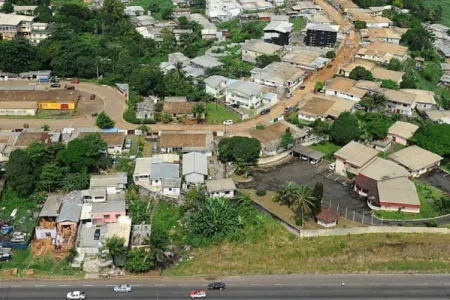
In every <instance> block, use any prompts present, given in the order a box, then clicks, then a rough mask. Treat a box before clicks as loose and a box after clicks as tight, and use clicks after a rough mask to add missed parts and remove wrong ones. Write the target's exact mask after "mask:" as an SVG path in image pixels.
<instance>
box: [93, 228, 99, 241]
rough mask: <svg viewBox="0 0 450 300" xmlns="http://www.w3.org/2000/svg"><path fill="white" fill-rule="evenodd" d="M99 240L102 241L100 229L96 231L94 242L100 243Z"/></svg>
mask: <svg viewBox="0 0 450 300" xmlns="http://www.w3.org/2000/svg"><path fill="white" fill-rule="evenodd" d="M99 239H100V229H95V232H94V241H98V240H99Z"/></svg>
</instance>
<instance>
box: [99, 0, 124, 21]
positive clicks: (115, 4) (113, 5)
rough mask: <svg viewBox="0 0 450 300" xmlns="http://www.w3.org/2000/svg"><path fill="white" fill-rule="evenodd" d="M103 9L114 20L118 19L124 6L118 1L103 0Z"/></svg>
mask: <svg viewBox="0 0 450 300" xmlns="http://www.w3.org/2000/svg"><path fill="white" fill-rule="evenodd" d="M103 9H104V10H105V11H106V12H107V13H109V14H110V15H111V16H113V17H114V18H116V19H120V18H121V17H122V15H123V10H124V9H125V4H123V2H122V1H120V0H105V3H104V4H103Z"/></svg>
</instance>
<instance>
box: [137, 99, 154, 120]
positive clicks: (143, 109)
mask: <svg viewBox="0 0 450 300" xmlns="http://www.w3.org/2000/svg"><path fill="white" fill-rule="evenodd" d="M157 102H158V99H148V98H147V99H144V101H142V102H138V103H136V119H139V120H142V119H153V118H154V116H155V115H154V113H155V104H156V103H157Z"/></svg>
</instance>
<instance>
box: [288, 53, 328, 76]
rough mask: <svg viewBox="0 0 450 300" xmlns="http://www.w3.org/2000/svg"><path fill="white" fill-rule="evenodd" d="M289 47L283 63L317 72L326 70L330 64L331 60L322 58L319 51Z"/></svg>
mask: <svg viewBox="0 0 450 300" xmlns="http://www.w3.org/2000/svg"><path fill="white" fill-rule="evenodd" d="M290 48H291V47H289V49H288V51H287V52H286V54H285V55H284V56H283V57H282V58H281V61H282V62H285V63H289V64H291V65H293V66H295V67H297V68H300V69H303V70H306V71H311V72H315V71H317V70H320V69H322V68H324V67H325V66H326V65H328V63H329V61H330V60H329V59H327V58H324V57H322V54H321V53H320V52H318V51H313V50H307V49H303V48H293V49H292V50H290Z"/></svg>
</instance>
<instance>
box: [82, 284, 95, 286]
mask: <svg viewBox="0 0 450 300" xmlns="http://www.w3.org/2000/svg"><path fill="white" fill-rule="evenodd" d="M83 286H94V285H93V284H83Z"/></svg>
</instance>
